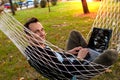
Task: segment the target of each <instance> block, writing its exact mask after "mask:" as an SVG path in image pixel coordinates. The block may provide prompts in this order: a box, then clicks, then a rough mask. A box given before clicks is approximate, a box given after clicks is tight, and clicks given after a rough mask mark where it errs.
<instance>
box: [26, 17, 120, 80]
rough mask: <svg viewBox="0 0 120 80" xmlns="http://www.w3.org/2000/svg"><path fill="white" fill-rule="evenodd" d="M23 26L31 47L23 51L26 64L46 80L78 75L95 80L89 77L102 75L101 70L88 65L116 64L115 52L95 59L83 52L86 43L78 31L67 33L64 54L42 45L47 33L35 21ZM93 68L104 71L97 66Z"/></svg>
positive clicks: (111, 51)
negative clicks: (68, 34) (27, 62)
mask: <svg viewBox="0 0 120 80" xmlns="http://www.w3.org/2000/svg"><path fill="white" fill-rule="evenodd" d="M24 26H25V33H26V34H27V38H28V41H29V43H30V45H29V46H28V47H27V48H26V50H25V54H26V55H27V56H28V57H29V58H28V61H29V63H30V64H31V65H32V66H33V67H34V68H35V69H36V70H37V71H38V72H40V73H41V74H43V75H44V76H45V77H47V78H49V79H52V80H53V79H61V77H62V78H64V77H67V78H68V79H71V78H72V77H73V76H74V75H78V74H79V75H81V76H83V74H86V75H89V76H86V77H87V78H88V79H89V78H90V77H91V76H94V74H91V73H95V74H97V73H98V72H99V71H104V69H101V70H98V71H95V70H94V71H93V70H92V69H93V67H88V65H89V64H91V63H90V62H94V63H97V64H102V65H104V66H105V67H108V66H111V65H112V64H113V63H115V61H116V60H117V58H118V53H117V51H115V50H106V51H104V52H103V53H101V55H98V53H96V52H95V51H94V50H91V49H88V48H86V47H87V43H86V41H85V39H84V38H83V36H82V35H81V34H80V33H79V32H77V31H72V32H71V33H70V36H69V39H68V43H67V47H66V50H67V51H66V52H56V51H53V50H52V49H51V48H50V47H49V45H46V44H45V36H46V33H45V31H44V28H43V26H42V25H41V23H40V22H39V21H38V19H36V18H31V19H29V20H28V21H27V22H26V23H25V25H24ZM27 29H28V30H27ZM29 30H30V31H32V32H33V33H31V32H29ZM86 60H87V61H86ZM94 63H93V64H94ZM95 66H96V65H95ZM95 68H98V69H100V68H103V67H102V66H99V67H98V66H97V67H95ZM85 69H87V70H85ZM88 70H89V71H88ZM63 74H64V76H63ZM57 75H59V76H57ZM81 78H82V77H81Z"/></svg>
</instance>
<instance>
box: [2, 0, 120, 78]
mask: <svg viewBox="0 0 120 80" xmlns="http://www.w3.org/2000/svg"><path fill="white" fill-rule="evenodd" d="M119 19H120V1H119V0H103V1H102V2H101V6H100V8H99V11H98V14H97V17H96V19H95V21H94V23H93V25H92V28H93V27H100V28H106V29H112V30H113V33H112V38H111V42H110V45H109V48H114V49H116V50H117V51H120V32H119V31H120V20H119ZM0 30H1V31H2V32H4V33H5V34H6V35H7V37H9V38H10V40H11V41H12V42H13V43H14V44H15V45H16V47H17V48H18V49H19V50H20V51H21V53H22V54H23V55H24V56H25V57H26V58H27V59H28V61H29V63H30V65H31V66H33V67H34V68H35V69H36V70H37V71H38V72H39V73H40V74H42V75H43V76H45V77H47V78H49V79H50V80H56V79H58V80H67V79H71V78H72V77H73V76H75V77H76V78H77V79H80V80H87V79H90V78H92V77H94V76H96V75H98V74H101V73H103V72H104V71H105V70H106V67H105V66H103V65H100V64H96V63H93V62H89V61H87V60H84V62H86V63H87V65H85V64H83V63H82V62H81V61H79V60H77V59H75V57H74V56H73V55H70V54H67V55H64V54H62V52H63V51H64V50H62V49H60V48H59V47H57V46H55V45H53V44H51V43H50V42H48V41H43V42H42V43H44V44H46V45H48V46H50V47H52V48H53V49H54V48H56V49H58V51H59V52H61V53H60V55H62V57H63V59H64V60H65V61H64V62H61V61H59V60H58V59H57V57H56V55H55V54H54V50H53V51H52V50H49V49H42V48H39V47H35V46H32V44H34V43H33V40H34V41H35V42H38V44H39V41H38V40H37V39H36V38H35V37H34V35H35V34H34V33H32V32H31V31H29V30H28V29H26V28H24V26H23V25H22V24H21V23H20V22H18V21H17V20H16V19H15V18H14V17H12V16H11V15H10V14H9V13H6V12H3V13H2V14H1V15H0ZM24 30H26V31H27V32H28V33H29V34H31V37H28V35H26V33H25V32H24ZM91 31H92V29H91ZM91 31H90V32H89V34H88V37H89V36H90V33H91ZM56 49H55V50H56ZM29 52H31V53H29ZM68 56H69V57H71V58H73V61H71V60H70V59H69V58H68Z"/></svg>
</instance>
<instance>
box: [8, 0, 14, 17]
mask: <svg viewBox="0 0 120 80" xmlns="http://www.w3.org/2000/svg"><path fill="white" fill-rule="evenodd" d="M9 2H10V7H11V11H12V13H13V15H15V10H14V7H13V3H12V0H9Z"/></svg>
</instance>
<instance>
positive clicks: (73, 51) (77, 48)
mask: <svg viewBox="0 0 120 80" xmlns="http://www.w3.org/2000/svg"><path fill="white" fill-rule="evenodd" d="M81 49H82V47H81V46H80V47H75V48H73V49H71V50H69V51H68V53H71V54H77V53H78V52H79V51H80V50H81Z"/></svg>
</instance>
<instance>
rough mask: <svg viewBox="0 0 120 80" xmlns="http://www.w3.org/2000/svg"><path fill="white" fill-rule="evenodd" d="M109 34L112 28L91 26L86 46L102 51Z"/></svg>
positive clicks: (106, 45) (106, 44)
mask: <svg viewBox="0 0 120 80" xmlns="http://www.w3.org/2000/svg"><path fill="white" fill-rule="evenodd" d="M111 35H112V30H109V29H101V28H93V31H92V34H91V37H90V39H89V42H88V48H91V49H93V50H95V51H98V52H103V51H104V50H106V49H107V48H108V44H109V41H110V38H111Z"/></svg>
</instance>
